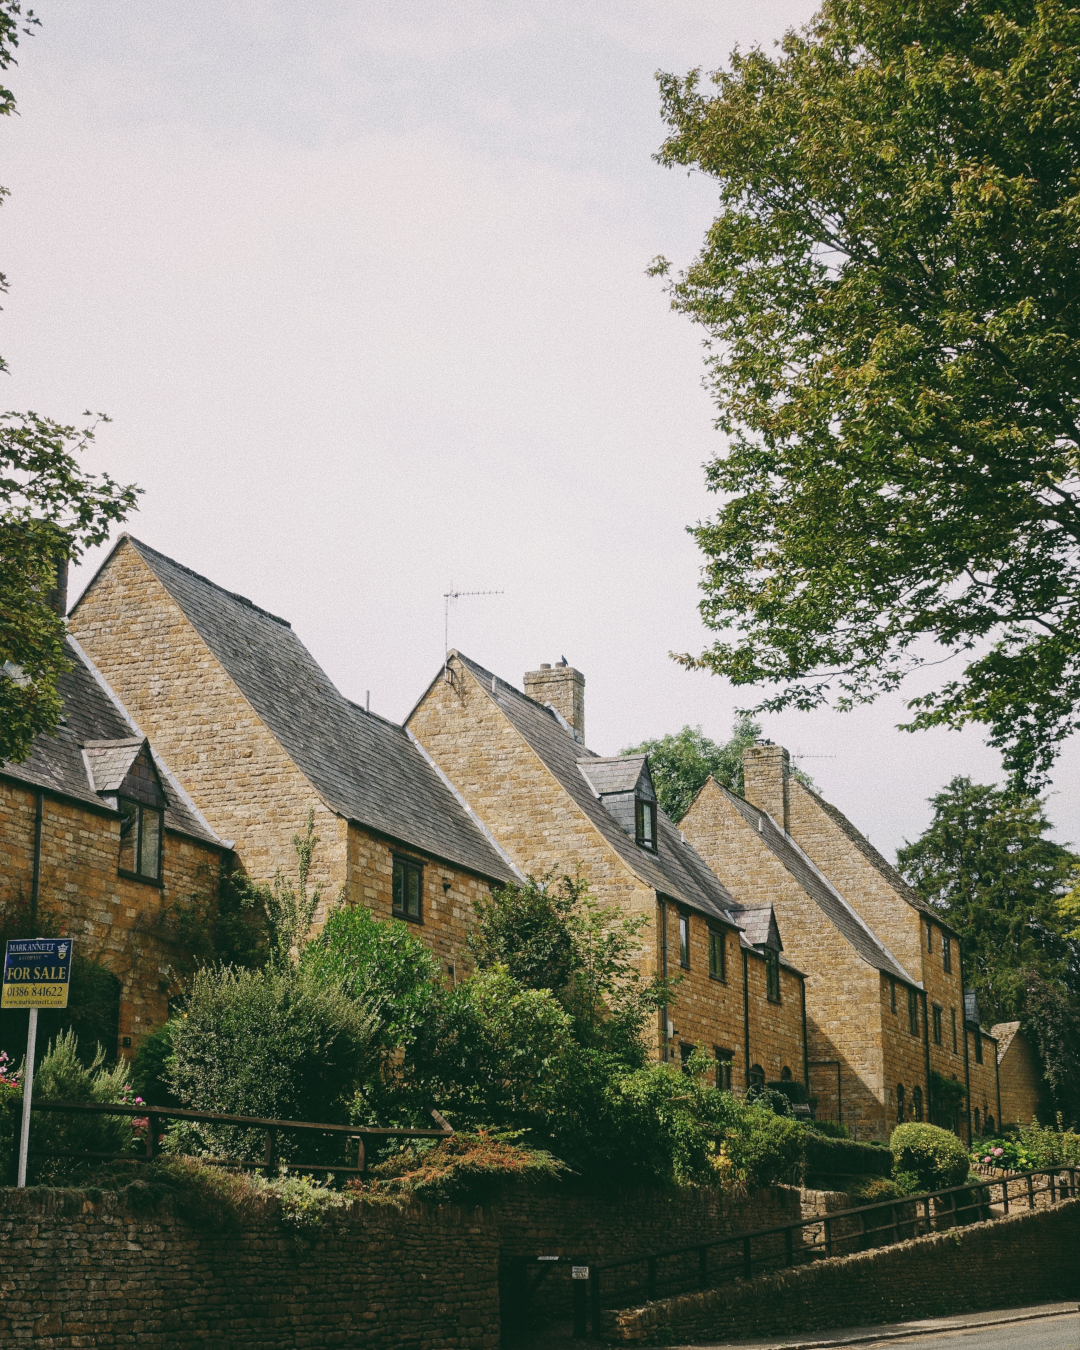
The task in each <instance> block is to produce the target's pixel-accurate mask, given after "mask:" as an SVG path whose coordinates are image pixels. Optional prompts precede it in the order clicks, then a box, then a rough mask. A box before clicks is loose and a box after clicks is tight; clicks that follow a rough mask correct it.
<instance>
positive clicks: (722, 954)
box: [709, 928, 727, 980]
mask: <svg viewBox="0 0 1080 1350" xmlns="http://www.w3.org/2000/svg"><path fill="white" fill-rule="evenodd" d="M709 976H710V978H711V979H714V980H726V979H727V938H726V937H725V936H724V934H723V933H717V932H716V931H715V930H714V929H712V928H710V929H709Z"/></svg>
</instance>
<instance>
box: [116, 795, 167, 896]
mask: <svg viewBox="0 0 1080 1350" xmlns="http://www.w3.org/2000/svg"><path fill="white" fill-rule="evenodd" d="M117 805H118V806H119V808H120V867H119V870H120V871H121V872H122V873H123V874H124V875H125V876H129V877H138V879H139V880H140V881H155V882H159V881H160V880H161V835H162V828H161V825H162V814H163V813H162V812H161V811H159V810H158V809H157V808H156V807H153V806H144V805H143V803H142V802H133V801H131V800H130V799H129V798H127V797H121V798H120V799H119V801H118V803H117Z"/></svg>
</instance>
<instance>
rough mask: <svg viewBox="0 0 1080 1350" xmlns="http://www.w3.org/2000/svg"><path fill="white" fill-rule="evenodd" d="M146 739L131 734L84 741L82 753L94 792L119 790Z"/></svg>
mask: <svg viewBox="0 0 1080 1350" xmlns="http://www.w3.org/2000/svg"><path fill="white" fill-rule="evenodd" d="M144 745H146V741H145V740H144V739H143V738H142V737H141V736H131V737H128V738H127V739H126V740H119V741H84V742H83V755H84V756H85V758H86V766H87V769H88V770H89V774H90V782H91V783H92V784H93V787H94V791H95V792H119V791H120V788H121V787H122V786H123V783H124V779H125V778H126V777H127V776H128V770H129V769H130V768H131V766H132V765H133V764H134V763H135V761H136V760H137V759H138V757H139V753H140V751H141V750H142V748H143V746H144Z"/></svg>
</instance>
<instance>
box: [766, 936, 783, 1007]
mask: <svg viewBox="0 0 1080 1350" xmlns="http://www.w3.org/2000/svg"><path fill="white" fill-rule="evenodd" d="M764 955H765V997H766V998H767V999H768V1001H769V1002H770V1003H779V1002H780V953H779V952H778V951H777V950H776V948H775V947H766V948H765V953H764Z"/></svg>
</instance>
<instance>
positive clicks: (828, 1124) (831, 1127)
mask: <svg viewBox="0 0 1080 1350" xmlns="http://www.w3.org/2000/svg"><path fill="white" fill-rule="evenodd" d="M808 1125H809V1128H810V1129H811V1130H813V1131H814V1133H815V1134H821V1135H824V1136H825V1138H826V1139H850V1138H851V1131H850V1130H849V1129H848V1127H847V1126H846V1125H841V1124H839V1122H837V1121H835V1120H811V1121H809V1122H808Z"/></svg>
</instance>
